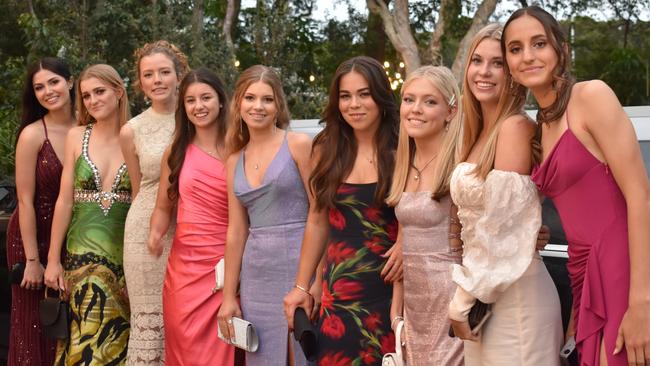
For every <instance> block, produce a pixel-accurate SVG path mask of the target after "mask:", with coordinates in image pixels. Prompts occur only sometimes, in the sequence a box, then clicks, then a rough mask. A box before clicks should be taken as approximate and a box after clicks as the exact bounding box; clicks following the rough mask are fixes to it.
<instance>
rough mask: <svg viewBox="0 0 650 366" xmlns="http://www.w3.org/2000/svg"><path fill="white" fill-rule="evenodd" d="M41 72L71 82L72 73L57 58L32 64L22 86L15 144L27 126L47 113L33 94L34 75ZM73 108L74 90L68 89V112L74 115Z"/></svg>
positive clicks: (63, 62)
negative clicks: (49, 73)
mask: <svg viewBox="0 0 650 366" xmlns="http://www.w3.org/2000/svg"><path fill="white" fill-rule="evenodd" d="M41 70H48V71H51V72H53V73H55V74H57V75H59V76H61V77H62V78H64V79H65V80H66V81H71V78H72V73H71V72H70V68H69V67H68V64H67V63H66V62H65V61H64V60H63V59H60V58H58V57H44V58H42V59H41V60H39V61H38V62H36V63H34V64H33V65H31V66H30V67H29V68H28V69H27V75H26V76H25V84H24V85H23V98H22V113H21V116H20V125H19V126H18V131H17V132H16V143H18V136H20V133H21V132H22V131H23V130H24V129H25V127H27V126H28V125H30V124H32V123H34V122H36V121H38V120H39V119H41V118H43V116H45V115H46V114H47V112H48V110H47V108H45V107H43V106H42V105H41V103H39V102H38V99H37V98H36V93H34V85H33V84H32V83H33V82H34V75H36V73H37V72H39V71H41ZM74 107H75V88H72V89H70V111H71V112H72V114H74Z"/></svg>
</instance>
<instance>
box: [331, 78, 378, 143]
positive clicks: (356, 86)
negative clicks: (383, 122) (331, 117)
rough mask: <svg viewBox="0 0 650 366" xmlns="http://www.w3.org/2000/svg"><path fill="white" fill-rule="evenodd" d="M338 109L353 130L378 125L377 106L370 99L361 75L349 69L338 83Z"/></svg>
mask: <svg viewBox="0 0 650 366" xmlns="http://www.w3.org/2000/svg"><path fill="white" fill-rule="evenodd" d="M339 110H340V111H341V115H342V116H343V119H344V120H345V122H347V123H348V124H349V125H350V126H351V127H352V128H353V129H354V130H360V131H361V130H372V129H376V128H377V127H378V126H379V121H380V118H379V106H378V105H377V103H376V102H375V100H374V99H372V94H370V86H369V85H368V81H367V80H366V79H365V78H364V77H363V75H361V74H359V73H358V72H355V71H351V72H349V73H347V74H345V75H343V76H342V77H341V81H340V83H339Z"/></svg>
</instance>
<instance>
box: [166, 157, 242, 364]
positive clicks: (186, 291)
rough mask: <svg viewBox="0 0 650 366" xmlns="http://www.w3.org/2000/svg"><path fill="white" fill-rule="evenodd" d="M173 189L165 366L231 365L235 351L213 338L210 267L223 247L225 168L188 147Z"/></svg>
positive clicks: (217, 300) (215, 304)
mask: <svg viewBox="0 0 650 366" xmlns="http://www.w3.org/2000/svg"><path fill="white" fill-rule="evenodd" d="M178 189H179V198H178V203H177V207H178V212H177V215H176V221H177V223H176V233H175V235H174V242H173V243H172V249H171V251H170V253H169V259H168V263H167V272H166V274H165V282H164V287H163V318H164V321H165V364H166V365H167V366H199V365H204V366H213V365H223V366H230V365H233V362H234V356H235V351H234V348H233V347H232V346H230V345H228V344H226V343H224V342H223V341H221V340H220V339H219V338H218V337H217V327H218V324H217V312H218V310H219V306H221V301H222V298H223V295H222V292H221V291H217V292H216V293H213V292H212V289H213V288H214V284H215V282H214V266H215V265H216V264H217V262H218V261H219V260H220V259H221V258H223V255H224V251H225V247H226V229H227V227H228V196H227V193H226V167H225V166H224V164H223V162H222V161H220V160H218V159H216V158H214V157H213V156H211V155H209V154H208V153H206V152H204V151H203V150H201V149H200V148H199V147H197V146H196V145H193V144H190V145H189V146H188V147H187V150H186V153H185V160H184V162H183V167H182V169H181V173H180V176H179V180H178Z"/></svg>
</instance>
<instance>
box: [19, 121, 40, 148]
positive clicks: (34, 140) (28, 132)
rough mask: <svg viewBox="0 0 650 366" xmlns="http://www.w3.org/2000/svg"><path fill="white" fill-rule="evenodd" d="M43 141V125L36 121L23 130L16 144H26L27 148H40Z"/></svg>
mask: <svg viewBox="0 0 650 366" xmlns="http://www.w3.org/2000/svg"><path fill="white" fill-rule="evenodd" d="M44 139H45V130H44V129H43V124H42V123H40V120H38V121H35V122H32V123H30V124H28V125H27V126H25V128H23V130H22V131H21V132H20V136H19V137H18V143H19V144H21V145H22V144H27V145H28V146H34V145H36V146H41V143H42V142H43V140H44Z"/></svg>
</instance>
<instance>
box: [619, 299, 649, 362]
mask: <svg viewBox="0 0 650 366" xmlns="http://www.w3.org/2000/svg"><path fill="white" fill-rule="evenodd" d="M623 347H625V350H626V351H627V360H628V364H629V365H650V303H647V302H646V303H644V304H636V305H631V306H629V307H628V308H627V311H626V312H625V315H623V321H622V322H621V325H620V326H619V328H618V336H617V337H616V347H615V348H614V354H618V353H619V352H621V351H622V350H623Z"/></svg>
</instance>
